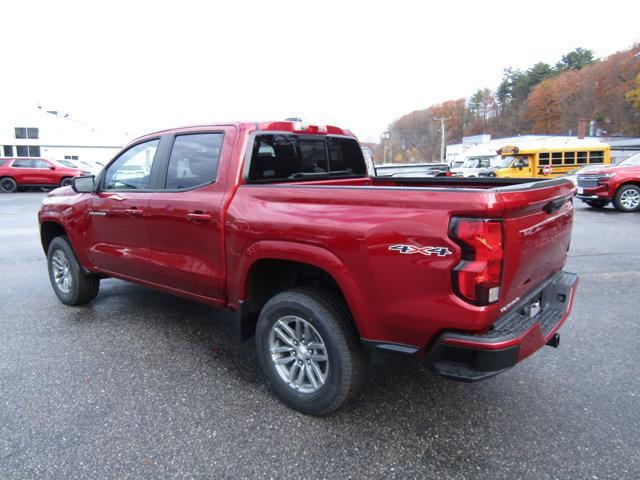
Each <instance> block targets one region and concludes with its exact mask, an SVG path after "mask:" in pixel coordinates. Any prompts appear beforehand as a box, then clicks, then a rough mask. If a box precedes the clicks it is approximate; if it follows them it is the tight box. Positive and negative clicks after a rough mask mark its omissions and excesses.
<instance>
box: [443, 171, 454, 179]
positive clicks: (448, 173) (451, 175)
mask: <svg viewBox="0 0 640 480" xmlns="http://www.w3.org/2000/svg"><path fill="white" fill-rule="evenodd" d="M445 177H453V174H452V173H451V170H447V173H445Z"/></svg>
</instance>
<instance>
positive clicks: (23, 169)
mask: <svg viewBox="0 0 640 480" xmlns="http://www.w3.org/2000/svg"><path fill="white" fill-rule="evenodd" d="M87 173H89V172H88V171H87V170H83V169H80V168H69V167H66V166H65V165H62V164H61V163H58V162H56V161H54V160H47V159H44V158H27V157H17V158H0V192H3V193H11V192H15V191H16V190H18V189H20V188H32V187H60V186H62V187H64V186H67V185H71V181H72V180H73V178H75V177H78V176H81V175H85V174H87Z"/></svg>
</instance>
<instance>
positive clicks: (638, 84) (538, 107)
mask: <svg viewBox="0 0 640 480" xmlns="http://www.w3.org/2000/svg"><path fill="white" fill-rule="evenodd" d="M439 117H445V118H446V117H448V120H446V129H445V131H446V143H447V144H450V143H458V142H460V141H461V140H462V137H463V135H475V134H479V133H489V134H491V135H492V136H494V137H500V136H511V135H518V134H526V133H549V134H566V135H569V134H573V135H575V134H576V130H577V128H578V121H579V119H581V118H584V119H587V120H589V121H591V120H595V121H596V128H597V131H598V133H599V134H601V135H610V136H640V44H636V45H634V46H633V47H631V48H630V49H628V50H625V51H622V52H618V53H615V54H613V55H611V56H609V57H607V58H603V59H594V58H593V52H591V51H590V50H586V49H582V48H577V49H576V50H574V51H572V52H569V53H568V54H566V55H564V56H563V57H562V58H561V59H560V60H559V61H558V63H557V64H556V65H555V66H551V65H549V64H546V63H542V62H540V63H537V64H535V65H533V66H532V67H531V68H529V69H528V70H525V71H521V70H513V69H511V68H507V69H506V70H505V71H504V75H503V79H502V82H501V83H500V85H499V86H498V87H497V88H496V89H495V90H491V89H489V88H482V89H478V90H477V91H476V92H475V93H474V94H473V95H471V96H470V97H469V98H460V99H457V100H450V101H447V102H444V103H442V104H438V105H432V106H430V107H428V108H426V109H424V110H417V111H415V112H411V113H409V114H407V115H404V116H402V117H400V118H399V119H397V120H396V121H395V122H393V123H392V124H391V125H390V126H389V139H388V140H387V141H386V143H387V147H388V149H387V161H389V160H390V159H391V156H390V155H392V156H393V161H395V162H406V161H408V162H424V161H431V160H437V159H438V158H439V156H440V123H439V122H436V121H434V118H439ZM390 152H392V153H390ZM375 157H376V161H377V162H381V161H382V160H383V150H382V147H380V148H378V149H377V151H376V155H375Z"/></svg>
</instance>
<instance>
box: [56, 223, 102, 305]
mask: <svg viewBox="0 0 640 480" xmlns="http://www.w3.org/2000/svg"><path fill="white" fill-rule="evenodd" d="M58 251H60V252H62V253H61V255H63V257H56V261H58V262H59V259H60V258H66V259H67V260H68V275H69V276H68V278H69V284H68V290H67V291H65V288H63V286H61V285H59V284H58V282H57V281H56V279H55V272H54V270H55V268H57V267H55V266H54V256H55V255H56V252H58ZM47 265H48V267H49V280H50V281H51V286H52V287H53V291H54V292H55V294H56V295H57V296H58V298H59V299H60V301H61V302H62V303H64V304H65V305H84V304H85V303H89V302H90V301H91V300H93V299H94V298H96V295H98V290H99V289H100V279H99V278H98V277H96V276H93V275H87V274H85V273H84V272H83V271H82V267H81V266H80V263H79V262H78V259H77V258H76V255H75V253H74V252H73V249H72V248H71V244H70V243H69V240H68V239H67V237H66V236H60V237H56V238H54V239H53V240H52V241H51V244H50V245H49V250H48V252H47Z"/></svg>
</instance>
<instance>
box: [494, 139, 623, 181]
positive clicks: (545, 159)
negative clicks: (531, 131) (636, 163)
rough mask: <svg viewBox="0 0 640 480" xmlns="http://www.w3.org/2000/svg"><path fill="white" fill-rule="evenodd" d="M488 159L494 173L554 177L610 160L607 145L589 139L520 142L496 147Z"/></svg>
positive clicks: (609, 150) (497, 175) (514, 175)
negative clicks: (494, 154) (494, 153)
mask: <svg viewBox="0 0 640 480" xmlns="http://www.w3.org/2000/svg"><path fill="white" fill-rule="evenodd" d="M498 155H499V156H500V158H498V159H496V160H494V161H493V162H492V166H493V168H494V170H495V174H496V177H528V178H530V177H557V176H561V175H565V174H566V173H568V172H570V171H571V170H575V169H576V168H578V167H583V166H586V165H608V164H610V163H611V148H610V147H609V145H607V144H606V143H602V142H595V141H593V140H581V139H578V140H572V141H571V140H570V141H565V142H559V143H558V144H557V145H552V144H549V143H546V142H545V143H544V144H542V143H538V144H537V145H536V143H531V144H526V143H523V144H521V145H509V146H506V147H502V148H501V149H500V150H498Z"/></svg>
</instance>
